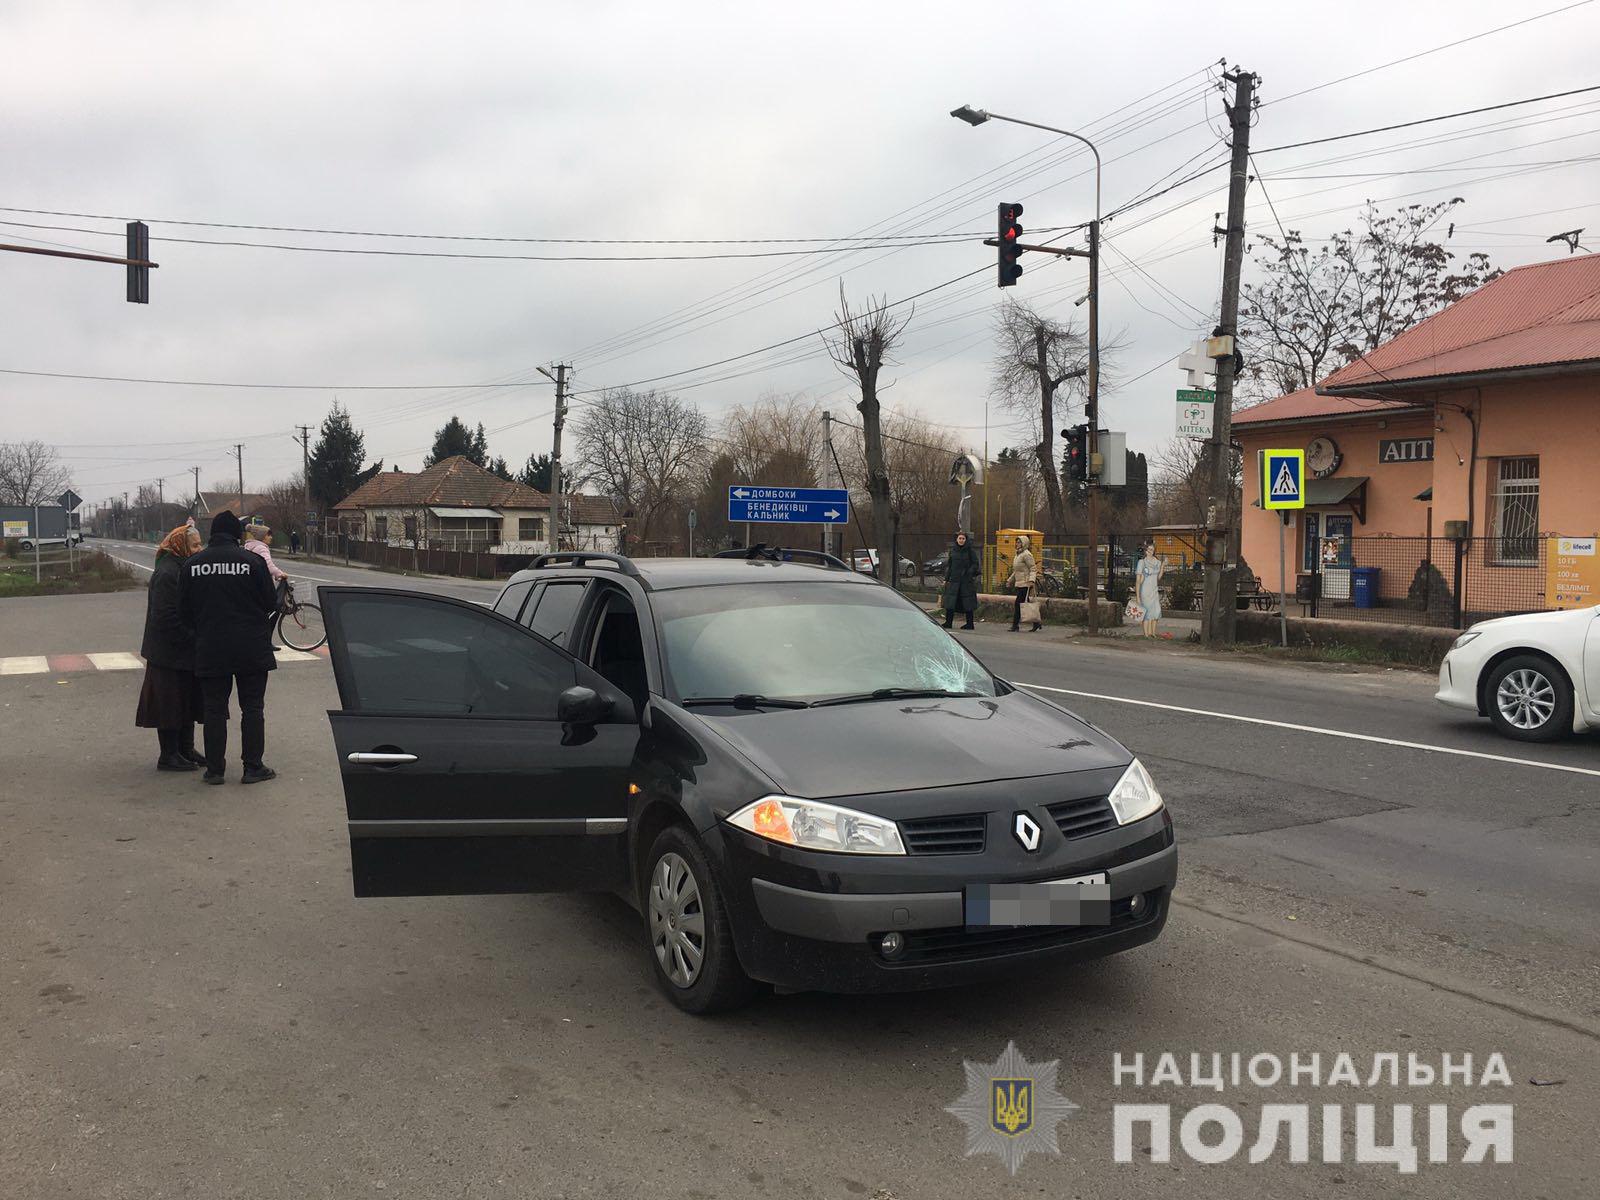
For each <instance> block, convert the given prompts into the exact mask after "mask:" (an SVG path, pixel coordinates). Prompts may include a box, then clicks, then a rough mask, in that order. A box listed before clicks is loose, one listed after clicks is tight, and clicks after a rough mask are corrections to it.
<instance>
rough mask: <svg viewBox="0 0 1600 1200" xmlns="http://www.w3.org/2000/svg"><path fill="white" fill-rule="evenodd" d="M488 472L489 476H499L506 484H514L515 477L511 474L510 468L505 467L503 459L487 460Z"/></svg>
mask: <svg viewBox="0 0 1600 1200" xmlns="http://www.w3.org/2000/svg"><path fill="white" fill-rule="evenodd" d="M489 471H490V473H491V474H494V475H498V476H500V478H501V479H504V480H505V481H506V482H507V483H515V482H516V478H517V477H516V476H515V475H513V474H512V473H511V468H510V467H508V466H506V460H505V459H504V458H491V459H490V460H489Z"/></svg>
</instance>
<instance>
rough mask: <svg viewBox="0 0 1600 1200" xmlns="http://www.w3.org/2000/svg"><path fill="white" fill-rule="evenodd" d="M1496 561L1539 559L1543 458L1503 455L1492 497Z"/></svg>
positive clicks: (1529, 563)
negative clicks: (1540, 462) (1541, 466)
mask: <svg viewBox="0 0 1600 1200" xmlns="http://www.w3.org/2000/svg"><path fill="white" fill-rule="evenodd" d="M1489 503H1490V510H1489V511H1490V521H1491V522H1492V526H1493V530H1494V534H1493V536H1494V539H1495V543H1494V547H1493V551H1494V561H1495V562H1497V563H1504V564H1506V565H1510V566H1537V565H1538V563H1539V460H1538V459H1537V458H1533V457H1529V458H1500V459H1496V460H1495V464H1494V493H1493V495H1492V496H1491V497H1490V500H1489Z"/></svg>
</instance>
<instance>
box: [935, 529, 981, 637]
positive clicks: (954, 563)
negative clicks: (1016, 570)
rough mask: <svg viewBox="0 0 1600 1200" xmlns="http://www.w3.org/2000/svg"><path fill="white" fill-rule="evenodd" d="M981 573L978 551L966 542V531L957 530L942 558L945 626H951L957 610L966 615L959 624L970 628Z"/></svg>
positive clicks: (976, 602)
mask: <svg viewBox="0 0 1600 1200" xmlns="http://www.w3.org/2000/svg"><path fill="white" fill-rule="evenodd" d="M982 573H983V568H982V565H981V564H980V563H979V561H978V552H977V551H976V550H974V549H973V548H972V547H971V546H970V545H968V544H967V535H966V534H965V533H957V534H956V543H955V545H953V546H951V547H950V553H948V554H947V555H945V559H944V594H943V596H942V597H941V600H942V602H943V604H944V627H945V628H946V629H949V628H951V626H952V625H953V623H954V622H955V617H956V612H957V610H959V611H961V612H963V613H965V614H966V615H967V623H966V624H965V625H963V626H962V627H961V628H963V629H971V628H972V614H973V613H975V612H977V610H978V577H979V576H980V575H981V574H982Z"/></svg>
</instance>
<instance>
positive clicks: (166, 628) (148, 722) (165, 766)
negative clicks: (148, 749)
mask: <svg viewBox="0 0 1600 1200" xmlns="http://www.w3.org/2000/svg"><path fill="white" fill-rule="evenodd" d="M200 548H201V543H200V531H199V530H198V529H196V528H195V527H194V525H193V524H188V525H180V526H178V528H176V529H174V530H173V531H172V532H171V533H169V534H167V536H166V537H164V538H163V539H161V545H160V546H159V547H158V548H157V549H156V565H155V570H154V571H153V572H152V573H151V575H150V595H149V597H148V599H147V600H146V602H145V613H144V643H143V645H141V646H140V647H139V653H140V654H142V655H143V656H144V663H145V666H144V686H143V687H141V688H140V689H139V711H138V713H137V715H136V716H135V717H134V724H136V725H138V726H139V728H141V729H154V730H155V731H156V737H157V738H158V739H160V742H161V756H160V757H159V758H157V759H156V769H157V770H160V771H193V770H195V769H197V768H198V767H199V766H200V764H202V763H204V762H205V755H203V754H201V753H200V752H199V751H198V750H196V749H195V745H194V725H195V722H196V721H198V720H199V719H200V716H201V711H200V686H199V684H198V683H197V682H196V680H195V676H194V630H192V629H190V628H189V626H188V625H187V624H185V623H184V620H183V614H182V611H181V609H180V607H179V602H178V601H179V591H180V587H181V585H182V582H183V560H184V559H186V558H188V557H189V556H190V555H191V554H195V553H198V552H199V550H200Z"/></svg>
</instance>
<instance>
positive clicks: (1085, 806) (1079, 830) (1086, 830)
mask: <svg viewBox="0 0 1600 1200" xmlns="http://www.w3.org/2000/svg"><path fill="white" fill-rule="evenodd" d="M1045 811H1046V812H1047V813H1049V814H1050V819H1051V820H1052V821H1054V822H1055V823H1056V828H1057V829H1059V830H1060V831H1061V836H1062V837H1064V838H1066V839H1067V841H1069V842H1070V841H1072V840H1073V839H1075V838H1086V837H1093V836H1094V835H1095V834H1097V833H1105V832H1106V831H1107V830H1109V829H1115V828H1116V827H1117V817H1116V814H1115V813H1113V812H1112V811H1111V802H1110V801H1109V800H1107V799H1106V798H1105V797H1104V796H1091V797H1089V798H1088V799H1087V800H1063V801H1062V802H1061V803H1060V804H1052V805H1050V806H1049V807H1048V808H1046V809H1045Z"/></svg>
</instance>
